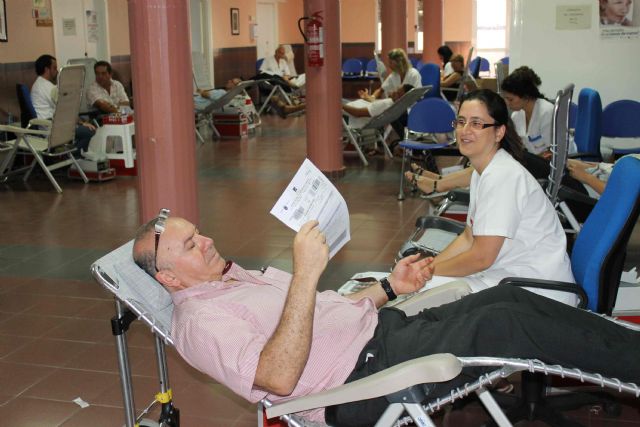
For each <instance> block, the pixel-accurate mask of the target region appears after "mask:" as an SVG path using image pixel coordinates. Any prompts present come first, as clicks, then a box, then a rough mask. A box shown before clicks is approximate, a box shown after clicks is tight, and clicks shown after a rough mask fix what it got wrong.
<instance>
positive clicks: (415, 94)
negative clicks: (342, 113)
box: [342, 86, 431, 166]
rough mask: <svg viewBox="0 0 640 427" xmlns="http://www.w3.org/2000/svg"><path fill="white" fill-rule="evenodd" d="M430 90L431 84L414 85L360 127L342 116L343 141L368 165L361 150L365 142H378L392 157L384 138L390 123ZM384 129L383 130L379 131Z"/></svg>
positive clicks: (386, 153)
mask: <svg viewBox="0 0 640 427" xmlns="http://www.w3.org/2000/svg"><path fill="white" fill-rule="evenodd" d="M430 90H431V86H423V87H419V88H418V87H416V88H413V89H411V90H410V91H409V92H407V93H405V94H404V95H402V97H401V98H400V99H398V100H397V101H396V102H394V103H393V105H392V106H391V107H389V108H387V109H386V110H385V111H383V112H382V113H381V114H379V115H377V116H375V117H372V118H371V120H369V121H368V122H367V124H366V125H364V126H363V127H362V128H360V129H354V128H352V127H350V126H349V125H348V124H347V122H346V120H345V119H344V117H343V118H342V128H343V130H344V134H345V136H346V138H345V142H350V143H351V144H353V146H354V147H355V149H356V152H357V153H358V157H360V160H361V161H362V163H363V164H364V165H365V166H368V165H369V162H368V161H367V157H366V156H365V155H364V153H363V152H362V146H363V145H367V144H374V143H380V144H381V145H382V147H383V149H384V152H385V155H386V156H387V157H389V158H393V153H391V150H390V149H389V146H388V145H387V142H386V139H387V136H388V135H389V132H390V131H391V129H390V127H391V123H392V122H393V121H395V120H397V119H398V118H399V117H400V116H402V114H404V113H405V112H406V111H407V110H408V109H409V108H411V107H412V106H413V105H414V104H415V103H416V102H418V100H419V99H421V98H422V97H423V96H424V95H425V94H426V93H427V92H428V91H430ZM381 129H384V131H381ZM367 134H369V136H373V140H369V139H365V137H366V136H367Z"/></svg>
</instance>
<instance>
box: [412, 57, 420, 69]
mask: <svg viewBox="0 0 640 427" xmlns="http://www.w3.org/2000/svg"><path fill="white" fill-rule="evenodd" d="M409 62H411V65H412V66H413V68H418V64H419V63H420V62H421V61H420V58H412V57H409Z"/></svg>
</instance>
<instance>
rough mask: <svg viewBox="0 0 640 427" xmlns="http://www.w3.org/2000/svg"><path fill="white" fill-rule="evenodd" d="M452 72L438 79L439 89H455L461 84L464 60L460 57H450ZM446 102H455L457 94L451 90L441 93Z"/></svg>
mask: <svg viewBox="0 0 640 427" xmlns="http://www.w3.org/2000/svg"><path fill="white" fill-rule="evenodd" d="M450 64H451V68H452V70H453V71H452V72H451V73H449V74H447V75H446V76H443V77H442V78H441V79H440V87H442V88H451V89H457V88H458V87H459V86H460V84H461V83H462V75H463V74H464V58H463V57H462V55H453V56H452V57H451V62H450ZM443 93H444V96H445V98H447V101H455V100H456V97H457V95H458V94H457V92H456V91H453V90H447V91H443Z"/></svg>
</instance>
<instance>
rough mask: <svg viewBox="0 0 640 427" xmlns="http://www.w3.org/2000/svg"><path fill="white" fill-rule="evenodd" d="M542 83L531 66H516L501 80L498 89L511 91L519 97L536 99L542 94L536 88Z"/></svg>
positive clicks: (541, 96)
mask: <svg viewBox="0 0 640 427" xmlns="http://www.w3.org/2000/svg"><path fill="white" fill-rule="evenodd" d="M540 84H542V81H541V80H540V77H538V75H537V74H536V73H535V71H533V70H532V69H531V68H529V67H527V66H526V65H525V66H522V67H519V68H516V69H515V70H513V72H512V73H511V74H509V75H508V76H507V77H505V79H504V80H503V81H502V85H500V89H502V90H503V91H505V92H509V93H512V94H514V95H516V96H519V97H520V98H526V99H538V98H544V96H543V95H542V94H541V93H540V91H539V90H538V86H540Z"/></svg>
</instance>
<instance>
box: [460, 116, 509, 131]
mask: <svg viewBox="0 0 640 427" xmlns="http://www.w3.org/2000/svg"><path fill="white" fill-rule="evenodd" d="M467 125H469V126H471V129H473V130H483V129H486V128H490V127H493V126H500V123H498V122H494V123H485V122H483V121H482V120H477V119H473V120H469V121H467V120H466V119H462V118H457V119H455V120H454V121H453V122H451V127H453V128H455V129H463V128H464V127H465V126H467Z"/></svg>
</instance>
